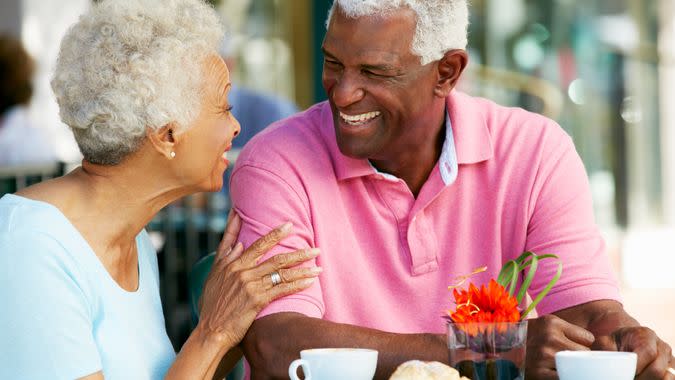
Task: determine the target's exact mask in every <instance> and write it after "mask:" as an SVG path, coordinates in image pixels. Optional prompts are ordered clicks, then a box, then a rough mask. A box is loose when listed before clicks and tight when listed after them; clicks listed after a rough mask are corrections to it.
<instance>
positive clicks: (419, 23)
mask: <svg viewBox="0 0 675 380" xmlns="http://www.w3.org/2000/svg"><path fill="white" fill-rule="evenodd" d="M467 24H468V10H467V4H466V1H465V0H433V1H431V0H381V1H368V2H366V1H359V0H337V1H335V3H334V4H333V8H332V10H331V13H330V15H329V19H328V31H327V34H326V37H325V40H324V42H323V51H324V55H325V61H324V68H323V85H324V88H325V90H326V92H327V94H328V99H329V100H328V102H325V103H320V104H317V105H315V106H314V107H312V108H310V109H308V110H307V111H306V112H304V113H301V114H298V115H296V116H294V117H291V118H289V119H286V120H284V121H282V122H280V123H277V124H276V125H275V126H272V127H271V128H269V129H267V130H266V131H265V132H263V133H261V134H260V135H258V136H257V137H256V138H254V139H253V140H252V141H251V143H250V144H249V145H248V146H247V148H246V149H244V151H243V153H242V155H241V156H240V158H239V161H238V163H237V167H236V169H235V171H234V173H233V177H232V196H233V200H234V204H235V206H236V207H237V209H238V210H239V212H240V214H241V216H242V218H243V220H244V226H243V228H242V233H241V235H240V238H241V239H242V241H243V242H244V244H250V242H252V241H253V240H254V239H256V238H258V237H260V236H261V235H262V234H263V232H264V231H267V230H268V228H269V226H273V225H277V224H279V223H281V222H284V221H287V220H289V221H291V222H293V224H294V226H295V227H294V230H295V231H297V232H298V233H297V234H296V235H295V236H293V237H292V238H288V239H287V240H286V241H285V242H284V243H285V248H286V249H299V248H307V247H320V248H321V250H322V254H321V256H320V257H319V258H318V259H317V260H316V262H317V263H318V264H320V265H321V266H322V267H323V270H324V271H323V273H322V275H321V279H320V281H319V282H317V283H315V284H314V286H312V287H311V288H309V289H308V290H306V291H303V292H301V293H298V294H297V295H293V296H289V297H286V298H284V299H281V300H277V301H275V302H273V303H272V304H271V305H270V306H269V307H268V308H266V309H265V310H263V312H262V313H261V314H260V315H259V316H258V319H257V321H256V322H254V324H253V326H252V328H251V329H250V330H249V332H248V334H247V336H246V338H245V341H244V350H245V352H246V356H247V359H248V360H249V362H250V365H251V369H252V377H253V378H255V379H264V378H283V377H285V376H286V371H287V367H288V365H289V363H290V362H291V360H292V359H294V358H296V357H298V355H299V351H300V350H301V349H305V348H310V347H341V346H342V347H370V348H374V349H377V350H378V351H379V363H378V369H377V374H376V377H377V378H386V377H387V376H388V375H389V374H391V372H392V371H393V370H394V368H395V367H396V366H397V365H399V364H400V363H401V362H403V361H405V360H408V359H413V358H414V359H423V360H439V361H447V345H446V338H445V323H444V320H443V319H442V318H441V315H442V313H443V312H444V310H447V309H449V308H450V307H451V304H450V294H449V293H448V291H447V289H446V287H447V285H448V283H449V282H450V281H451V279H452V278H453V277H456V276H458V275H461V274H466V273H470V272H471V271H472V270H473V269H475V268H476V267H481V266H488V268H489V270H488V271H487V272H486V273H483V274H481V275H479V276H477V277H475V278H474V279H473V280H475V281H476V282H479V283H485V282H487V280H488V279H489V278H495V277H496V275H497V272H498V271H499V269H500V267H501V266H502V264H503V263H504V262H505V261H506V260H509V259H513V258H515V257H517V256H518V255H519V254H520V253H521V252H523V251H525V250H531V251H535V252H541V253H555V254H557V255H559V256H560V257H561V259H562V261H563V263H564V265H565V272H564V274H563V277H562V278H561V280H560V281H559V282H558V283H557V285H556V286H555V287H554V288H553V290H552V291H551V292H550V293H549V295H548V296H547V297H546V298H544V301H542V302H541V303H540V305H539V307H538V312H539V314H540V315H542V317H541V318H538V319H535V320H532V321H531V322H530V325H529V335H528V363H527V377H528V378H529V379H549V378H551V379H553V378H557V375H556V372H555V363H554V353H555V352H557V351H559V350H563V349H571V350H587V349H589V348H596V349H609V350H627V351H635V352H637V353H638V355H639V360H638V373H639V375H640V379H663V378H668V379H673V378H675V377H673V376H672V375H670V374H668V367H669V366H671V367H672V366H673V364H675V362H673V359H672V357H671V351H670V347H669V346H668V345H667V344H665V343H664V342H663V341H661V340H660V339H659V338H658V337H657V336H656V335H655V334H654V333H653V332H652V331H651V330H649V329H647V328H645V327H640V325H639V324H638V323H637V322H636V321H635V320H634V319H633V318H631V317H630V316H629V315H628V314H627V313H626V312H625V311H624V310H623V307H622V305H621V303H620V301H621V299H620V295H619V290H618V286H617V281H616V279H615V277H614V276H613V275H612V274H611V271H610V265H609V262H608V259H607V257H606V254H605V252H604V245H603V241H602V238H601V236H600V234H599V233H598V229H597V228H596V226H595V224H594V221H593V215H592V211H591V197H590V193H589V189H588V183H587V180H586V176H585V172H584V167H583V165H582V163H581V160H580V159H579V157H578V155H577V153H576V151H575V149H574V146H573V144H572V141H571V139H570V138H569V136H567V135H566V134H565V133H564V132H563V131H562V129H561V128H560V127H559V126H557V125H556V124H555V123H554V122H552V121H550V120H547V119H545V118H543V117H541V116H539V115H535V114H531V113H528V112H526V111H523V110H520V109H511V108H504V107H500V106H498V105H496V104H494V103H491V102H489V101H487V100H484V99H478V98H472V97H469V96H467V95H465V94H462V93H459V92H458V91H454V90H453V88H454V87H455V85H456V84H457V81H458V80H459V78H460V76H461V74H462V71H463V70H464V68H465V67H466V65H467V54H466V52H465V50H464V48H465V46H466V33H467ZM262 200H264V202H262ZM554 271H555V268H554V267H553V266H547V265H546V263H543V262H542V263H541V264H540V267H539V271H538V275H537V277H536V278H535V280H534V282H533V283H532V286H531V287H530V289H531V291H532V292H533V294H537V293H538V292H539V291H541V290H542V289H543V288H544V286H545V285H546V283H547V281H548V279H549V278H550V277H551V275H552V274H553V273H554ZM281 274H282V277H283V275H284V273H283V272H282V273H281Z"/></svg>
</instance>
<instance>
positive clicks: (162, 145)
mask: <svg viewBox="0 0 675 380" xmlns="http://www.w3.org/2000/svg"><path fill="white" fill-rule="evenodd" d="M175 132H176V126H175V125H174V124H173V123H170V124H167V125H165V126H163V127H161V128H158V129H153V128H147V132H146V136H147V138H148V140H149V141H150V143H151V144H152V146H153V147H154V148H155V150H156V151H157V153H159V154H161V155H162V156H164V157H166V158H168V159H172V158H174V157H176V150H175V145H176V140H175V139H174V133H175Z"/></svg>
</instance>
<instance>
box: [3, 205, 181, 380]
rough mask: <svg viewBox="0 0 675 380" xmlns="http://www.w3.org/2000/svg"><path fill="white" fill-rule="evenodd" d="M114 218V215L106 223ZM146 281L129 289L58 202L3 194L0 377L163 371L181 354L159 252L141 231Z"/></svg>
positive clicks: (157, 375)
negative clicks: (169, 328)
mask: <svg viewBox="0 0 675 380" xmlns="http://www.w3.org/2000/svg"><path fill="white" fill-rule="evenodd" d="M102 223H105V221H102ZM136 244H137V247H138V268H139V287H138V289H137V290H136V291H134V292H128V291H126V290H124V289H122V288H121V287H120V286H119V285H118V284H117V283H116V282H115V281H114V280H113V279H112V277H110V275H109V273H108V271H107V270H106V269H105V267H104V266H103V264H102V263H101V261H100V260H99V259H98V257H97V256H96V255H95V254H94V252H93V251H92V249H91V247H90V246H89V244H88V243H87V242H86V241H85V240H84V238H83V237H82V235H80V233H79V232H78V231H77V230H76V229H75V227H74V226H73V225H72V224H71V223H70V222H69V221H68V219H66V217H65V216H64V215H63V214H62V213H61V212H60V211H59V210H58V209H57V208H56V207H54V206H52V205H50V204H48V203H44V202H39V201H34V200H30V199H27V198H23V197H19V196H16V195H11V194H8V195H5V196H4V197H2V198H1V199H0V304H1V305H2V306H0V379H13V380H18V379H68V380H72V379H76V378H79V377H83V376H86V375H89V374H92V373H95V372H98V371H101V370H102V371H103V375H104V377H105V379H106V380H111V379H125V380H126V379H161V378H163V377H164V375H165V374H166V371H167V370H168V368H169V366H170V365H171V363H172V362H173V360H174V358H175V352H174V350H173V347H172V346H171V342H170V341H169V338H168V336H167V334H166V329H165V326H164V316H163V314H162V304H161V302H160V298H159V273H158V268H157V254H156V252H155V250H154V248H153V246H152V244H151V243H150V239H149V237H148V234H147V233H146V232H145V231H142V232H141V233H140V234H139V235H138V236H137V237H136Z"/></svg>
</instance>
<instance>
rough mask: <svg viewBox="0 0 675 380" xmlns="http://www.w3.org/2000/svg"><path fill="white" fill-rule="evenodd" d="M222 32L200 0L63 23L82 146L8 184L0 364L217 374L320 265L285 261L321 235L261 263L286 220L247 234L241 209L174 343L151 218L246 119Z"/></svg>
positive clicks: (67, 115)
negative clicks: (189, 322) (76, 157)
mask: <svg viewBox="0 0 675 380" xmlns="http://www.w3.org/2000/svg"><path fill="white" fill-rule="evenodd" d="M221 38H222V30H221V25H220V23H219V21H218V17H217V15H216V14H215V12H214V10H213V9H212V8H211V7H210V6H208V5H206V4H205V3H203V2H202V1H201V0H161V1H160V0H124V1H120V0H107V1H102V2H100V3H97V4H95V5H93V6H92V8H91V10H90V11H88V12H87V13H86V14H84V15H83V16H81V17H80V19H79V21H78V22H77V23H76V24H75V25H73V26H72V27H71V29H70V30H69V32H68V33H67V34H66V36H65V37H64V38H63V41H62V43H61V50H60V54H59V59H58V62H57V66H56V70H55V73H54V77H53V79H52V88H53V90H54V93H55V95H56V99H57V102H58V104H59V109H60V115H61V118H62V120H63V121H64V123H65V124H67V125H68V126H69V127H70V128H71V130H72V131H73V133H74V135H75V139H76V141H77V144H78V146H79V148H80V151H81V152H82V155H83V156H84V159H83V161H82V166H81V167H79V168H77V169H75V170H74V171H72V172H70V173H68V174H67V175H65V176H63V177H60V178H57V179H53V180H50V181H46V182H42V183H39V184H37V185H34V186H30V187H28V188H25V189H23V190H21V191H20V192H18V193H16V194H7V195H5V196H3V197H2V198H0V268H3V270H2V271H0V299H1V300H2V312H1V313H0V378H1V379H14V380H16V379H91V380H97V379H104V378H105V379H125V380H126V379H162V378H166V379H197V378H199V379H205V378H211V377H212V376H213V375H214V373H215V372H216V369H217V367H218V365H219V363H221V358H223V357H225V359H226V360H224V361H223V362H222V363H224V364H223V368H225V370H227V367H228V366H229V365H231V364H233V363H234V362H235V361H236V360H238V359H239V358H238V357H236V356H237V352H239V351H234V350H232V349H233V348H234V347H235V346H236V345H237V344H238V343H239V341H240V340H241V339H242V338H243V336H244V334H245V332H246V331H247V329H248V327H249V326H250V324H251V323H252V321H253V318H254V317H255V315H256V314H257V312H258V311H259V310H260V309H261V308H262V307H264V306H265V305H267V304H268V303H269V302H270V301H271V300H273V299H275V298H277V297H280V296H283V295H288V294H291V293H294V292H296V291H299V290H301V289H305V288H307V287H308V286H309V285H311V283H312V282H313V281H314V279H315V277H316V276H317V275H318V274H319V272H320V270H312V269H307V268H298V269H289V268H290V267H292V266H294V265H296V264H299V263H302V262H304V261H306V260H307V259H310V258H315V257H316V255H317V254H318V250H300V251H294V252H290V253H285V254H283V255H282V256H280V259H275V260H268V261H265V262H259V259H260V257H261V255H263V254H264V253H265V252H266V251H267V250H269V249H270V248H271V247H272V246H274V245H275V244H276V243H278V242H279V241H280V240H281V239H283V238H284V237H286V236H287V235H288V234H289V232H290V230H291V228H292V226H291V225H290V224H289V223H284V224H283V225H281V227H278V228H276V229H273V230H272V232H269V231H268V232H269V233H267V234H265V236H264V237H262V238H261V239H259V240H258V241H257V242H255V243H253V244H250V245H248V248H247V249H244V246H243V245H242V244H241V243H238V244H235V242H236V238H237V234H238V232H239V226H240V219H239V216H237V215H235V214H232V216H231V218H230V219H229V225H228V227H227V228H226V231H225V235H224V237H223V240H222V242H221V245H220V247H219V248H218V252H217V256H216V259H215V263H214V266H213V270H212V271H211V273H210V275H209V277H208V279H207V281H206V285H205V289H204V291H203V293H202V298H201V312H200V320H199V323H198V325H197V327H196V329H195V330H194V331H193V332H192V334H191V335H190V337H189V338H188V340H187V342H186V343H185V344H184V345H183V347H182V349H181V351H180V352H179V353H178V354H176V353H175V352H174V350H173V347H172V345H171V342H170V341H169V338H168V337H167V333H166V329H165V325H164V317H163V313H162V306H161V305H162V303H161V300H160V294H159V273H158V267H157V257H156V255H157V254H156V252H155V250H154V248H153V246H152V244H151V242H150V239H149V236H148V234H147V233H146V231H145V229H144V226H145V225H146V224H147V223H148V222H149V221H150V220H151V219H152V218H153V216H154V215H155V214H156V213H157V212H158V211H159V210H160V209H162V208H163V207H164V206H166V205H167V204H168V203H170V202H172V201H174V200H176V199H178V198H181V197H183V196H186V195H189V194H193V193H195V192H203V191H218V190H220V188H221V187H222V185H223V172H224V171H225V170H226V168H227V166H228V164H229V161H228V160H227V152H228V151H229V150H230V148H231V146H232V139H233V138H234V137H235V136H237V134H238V133H239V130H240V127H239V123H238V122H237V120H236V119H235V118H234V117H233V115H232V113H231V112H230V111H231V105H230V103H229V101H228V91H229V89H230V86H231V83H230V79H229V71H228V69H227V66H226V65H225V63H224V62H223V60H222V59H221V58H220V57H219V56H218V52H217V48H218V43H219V41H220V39H221ZM10 268H11V270H9V269H10ZM228 353H229V354H228ZM240 355H241V354H240V353H239V356H240ZM232 356H234V358H232ZM230 358H232V360H230Z"/></svg>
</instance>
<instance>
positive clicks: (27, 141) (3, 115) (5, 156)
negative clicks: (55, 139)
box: [0, 35, 57, 166]
mask: <svg viewBox="0 0 675 380" xmlns="http://www.w3.org/2000/svg"><path fill="white" fill-rule="evenodd" d="M33 72H34V62H33V60H32V58H31V57H30V56H29V55H28V53H27V52H26V50H25V49H24V47H23V45H22V44H21V41H19V40H17V39H15V38H13V37H11V36H9V35H0V166H15V165H21V164H41V163H50V162H54V161H56V160H57V158H56V151H55V149H54V148H53V146H52V145H51V144H50V143H49V138H48V137H47V135H46V133H47V132H46V130H45V129H41V128H37V127H36V126H34V125H33V123H32V122H31V120H30V117H29V114H28V104H29V103H30V99H31V96H32V95H33V83H32V81H33Z"/></svg>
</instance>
